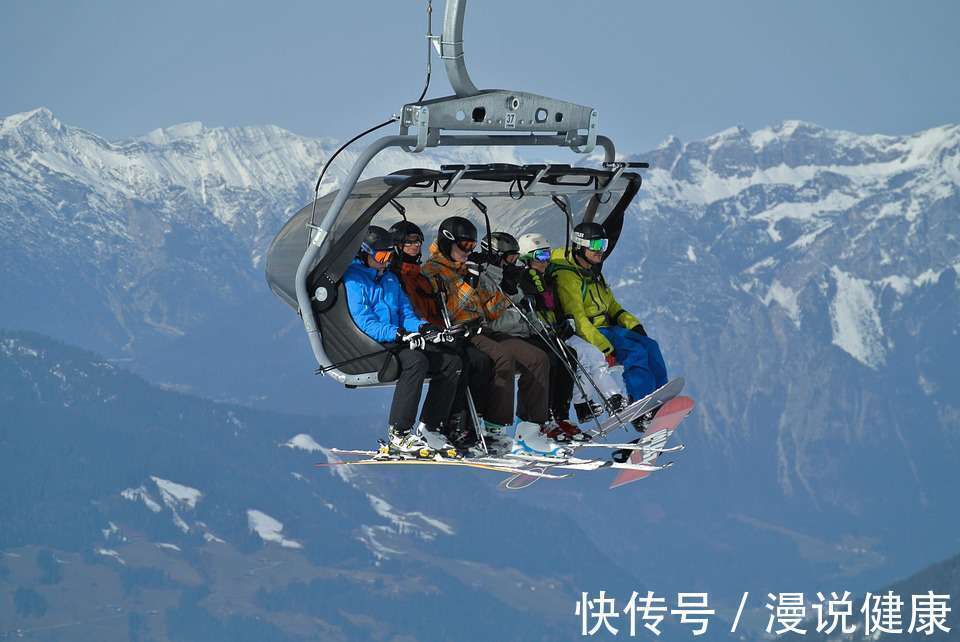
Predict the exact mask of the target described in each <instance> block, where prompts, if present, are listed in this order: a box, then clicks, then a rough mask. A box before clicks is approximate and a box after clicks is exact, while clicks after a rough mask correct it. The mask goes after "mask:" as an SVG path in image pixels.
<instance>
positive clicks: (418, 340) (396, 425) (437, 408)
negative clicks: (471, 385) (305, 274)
mask: <svg viewBox="0 0 960 642" xmlns="http://www.w3.org/2000/svg"><path fill="white" fill-rule="evenodd" d="M395 250H396V245H395V239H394V237H393V234H391V233H390V232H388V231H387V230H385V229H383V228H382V227H378V226H376V225H371V226H370V227H369V228H368V229H367V235H366V237H365V239H364V242H363V245H361V246H360V251H359V252H358V254H357V257H356V258H355V259H354V260H353V262H352V263H351V264H350V265H349V266H348V267H347V270H346V272H345V273H344V275H343V284H344V287H345V289H346V294H347V305H348V307H349V309H350V315H351V316H352V317H353V320H354V323H356V324H357V327H358V328H360V330H362V331H363V332H364V333H365V334H366V335H367V336H369V337H370V338H371V339H373V340H375V341H378V342H380V343H383V344H385V347H387V348H389V349H391V351H392V352H393V353H394V354H395V355H396V357H397V359H398V360H399V362H400V376H399V378H398V379H397V382H396V388H395V390H394V393H393V402H392V403H391V405H390V419H389V422H390V425H389V428H388V429H387V439H388V442H389V444H390V447H391V449H393V450H397V451H400V452H405V453H409V452H417V451H419V450H421V449H423V448H427V449H431V450H439V451H441V452H449V451H453V447H452V446H451V445H450V443H449V442H448V441H447V440H446V438H445V437H444V436H443V434H442V433H441V432H440V426H441V423H442V422H443V421H444V420H445V419H446V418H447V416H448V415H449V414H450V408H451V407H452V404H453V403H454V401H455V399H456V397H458V396H460V395H462V394H463V390H462V386H461V381H460V379H461V377H460V372H461V370H462V361H461V360H460V357H459V356H458V355H457V354H455V353H453V352H452V351H444V350H441V349H439V348H436V347H435V346H434V345H433V344H432V343H428V342H427V340H426V338H425V335H436V334H437V333H439V332H441V330H440V328H437V327H436V326H434V325H431V324H430V323H428V322H427V321H425V320H423V319H421V318H420V317H418V316H417V313H416V312H414V310H413V306H412V305H411V304H410V299H409V298H408V297H407V295H406V293H405V292H404V291H403V288H402V287H401V285H400V280H399V279H398V278H397V275H396V274H394V273H393V272H392V271H390V270H389V269H388V267H389V265H390V261H391V259H392V258H393V253H394V252H395ZM427 376H429V377H430V386H429V388H428V389H427V398H426V400H425V401H424V403H423V410H422V411H421V413H420V423H419V424H418V425H417V427H416V430H414V421H415V420H416V415H417V406H418V405H419V402H420V391H421V389H422V388H423V381H424V379H426V377H427Z"/></svg>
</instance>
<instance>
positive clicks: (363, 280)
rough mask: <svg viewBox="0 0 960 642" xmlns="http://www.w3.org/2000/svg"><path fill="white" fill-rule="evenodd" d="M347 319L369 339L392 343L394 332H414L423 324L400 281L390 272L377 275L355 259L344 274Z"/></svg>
mask: <svg viewBox="0 0 960 642" xmlns="http://www.w3.org/2000/svg"><path fill="white" fill-rule="evenodd" d="M343 285H344V288H345V289H346V291H347V305H348V307H349V309H350V316H351V317H353V321H354V323H356V324H357V327H358V328H360V329H361V330H363V332H364V334H366V335H367V336H368V337H370V338H371V339H374V340H376V341H380V342H389V341H394V340H396V338H397V329H398V328H403V329H404V331H406V332H416V331H417V330H419V329H420V326H421V325H423V324H424V323H426V321H424V320H423V319H421V318H420V317H418V316H417V313H416V312H414V311H413V306H412V305H411V304H410V299H409V298H408V297H407V295H406V293H405V292H404V291H403V288H402V287H401V286H400V279H398V278H397V275H396V274H394V273H393V272H390V271H389V270H387V271H385V272H383V273H380V272H378V271H377V270H375V269H373V268H372V267H368V266H367V265H366V264H364V262H363V261H361V260H360V259H354V260H353V262H352V263H351V264H350V265H349V266H347V271H346V272H344V274H343Z"/></svg>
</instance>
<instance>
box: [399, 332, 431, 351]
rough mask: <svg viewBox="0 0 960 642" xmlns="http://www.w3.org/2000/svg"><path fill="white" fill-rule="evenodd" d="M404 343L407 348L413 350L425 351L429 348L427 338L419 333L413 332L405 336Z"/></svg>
mask: <svg viewBox="0 0 960 642" xmlns="http://www.w3.org/2000/svg"><path fill="white" fill-rule="evenodd" d="M403 342H404V343H406V344H407V347H408V348H410V349H411V350H423V349H424V348H426V347H427V340H426V338H425V337H424V336H423V335H422V334H420V333H419V332H411V333H410V334H405V335H403Z"/></svg>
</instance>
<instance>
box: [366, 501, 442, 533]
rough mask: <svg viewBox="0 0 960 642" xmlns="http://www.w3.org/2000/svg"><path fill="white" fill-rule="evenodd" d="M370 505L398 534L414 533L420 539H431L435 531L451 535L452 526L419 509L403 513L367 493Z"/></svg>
mask: <svg viewBox="0 0 960 642" xmlns="http://www.w3.org/2000/svg"><path fill="white" fill-rule="evenodd" d="M367 499H368V500H369V501H370V506H371V507H372V508H373V510H374V512H375V513H376V514H377V515H379V516H380V517H383V518H384V519H387V520H389V521H390V523H391V524H393V528H394V530H395V531H396V533H397V534H399V535H407V534H410V535H416V536H417V537H420V538H421V539H426V540H431V539H434V538H435V537H436V536H437V533H438V532H439V533H442V534H444V535H453V534H454V533H455V532H456V531H454V529H453V527H452V526H450V525H449V524H446V523H445V522H442V521H440V520H439V519H437V518H435V517H430V516H428V515H424V514H423V513H421V512H419V511H414V512H410V513H405V512H403V511H399V510H397V509H395V508H394V507H393V506H391V505H390V503H389V502H387V501H386V500H385V499H382V498H380V497H377V496H376V495H367Z"/></svg>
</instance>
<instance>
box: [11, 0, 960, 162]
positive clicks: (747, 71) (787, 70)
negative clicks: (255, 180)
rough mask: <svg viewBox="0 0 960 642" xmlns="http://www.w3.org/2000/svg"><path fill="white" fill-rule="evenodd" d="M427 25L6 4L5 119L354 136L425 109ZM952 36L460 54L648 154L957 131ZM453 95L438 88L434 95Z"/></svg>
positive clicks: (614, 9) (816, 37) (791, 21)
mask: <svg viewBox="0 0 960 642" xmlns="http://www.w3.org/2000/svg"><path fill="white" fill-rule="evenodd" d="M434 4H435V7H434V8H435V15H434V25H435V30H436V31H439V29H440V22H441V17H442V12H443V2H442V0H436V1H435V3H434ZM424 7H425V0H424V1H419V0H379V1H373V0H371V1H368V2H352V3H347V2H333V1H332V0H311V1H291V2H280V3H266V2H247V1H242V0H237V1H236V2H222V1H216V2H214V1H209V2H196V3H195V2H182V1H180V0H165V1H164V2H162V3H147V2H130V1H127V2H121V1H116V0H101V1H98V2H94V3H73V2H59V3H58V2H49V1H43V0H39V1H36V2H28V1H26V0H13V1H12V2H10V1H8V2H6V3H4V19H3V20H2V21H0V82H2V84H0V87H2V91H0V114H3V115H6V114H10V113H14V112H19V111H25V110H28V109H32V108H34V107H38V106H46V107H49V108H50V109H51V110H53V112H54V113H55V114H56V115H57V116H58V117H59V118H60V119H61V120H63V121H64V122H66V123H68V124H71V125H76V126H79V127H83V128H86V129H89V130H91V131H94V132H96V133H98V134H101V135H103V136H106V137H108V138H120V137H126V136H134V135H139V134H143V133H146V132H147V131H149V130H151V129H154V128H156V127H162V126H168V125H172V124H175V123H179V122H185V121H194V120H200V121H203V122H204V123H206V124H208V125H227V126H236V125H256V124H266V123H272V124H276V125H279V126H281V127H285V128H287V129H290V130H292V131H294V132H297V133H299V134H304V135H309V136H332V137H336V138H345V137H348V136H350V135H351V134H353V133H355V132H357V131H360V130H362V129H365V128H366V127H368V126H369V125H371V124H373V123H376V122H379V121H380V120H383V119H384V118H385V117H387V116H389V115H390V114H391V113H394V112H396V111H397V110H398V109H399V107H400V106H401V105H402V104H403V103H404V102H407V101H410V100H413V99H415V98H416V97H417V95H418V94H419V91H420V88H421V85H422V82H423V67H424V55H425V54H424V48H425V44H424V39H423V33H424V27H425V25H424V22H425V17H424ZM958 24H960V3H956V2H946V1H944V2H932V1H931V2H916V3H912V2H888V1H886V0H878V1H871V2H866V1H860V2H853V1H847V2H826V1H823V0H805V1H804V2H798V1H797V2H787V1H776V2H768V1H763V2H761V1H760V0H757V1H755V2H746V1H730V2H723V1H713V2H647V1H639V0H608V1H607V2H587V1H585V0H576V1H575V0H550V1H548V0H523V1H520V0H471V1H470V3H469V5H468V8H467V23H466V25H467V26H466V29H465V38H464V39H465V43H466V52H467V61H468V67H469V69H470V73H471V75H472V76H473V79H474V81H475V82H476V84H477V85H478V86H479V87H481V88H494V87H498V88H507V89H523V90H527V91H533V92H536V93H541V94H546V95H549V96H554V97H557V98H564V99H568V100H573V101H575V102H579V103H582V104H588V105H593V106H595V107H596V108H597V109H598V110H599V112H600V123H601V129H602V130H603V131H604V132H605V133H607V134H609V135H611V136H613V137H614V139H615V140H617V141H618V144H619V148H620V149H621V150H622V151H642V150H645V149H648V148H651V147H653V146H655V145H657V144H658V143H659V142H660V141H662V140H663V139H664V138H665V137H666V136H668V135H670V134H675V135H678V136H680V137H681V138H682V139H684V140H691V139H696V138H700V137H703V136H706V135H709V134H711V133H714V132H716V131H719V130H722V129H725V128H727V127H730V126H733V125H743V126H745V127H747V128H749V129H756V128H760V127H764V126H766V125H769V124H773V123H776V122H779V121H781V120H786V119H802V120H808V121H812V122H815V123H818V124H821V125H823V126H826V127H832V128H838V129H849V130H852V131H856V132H861V133H890V134H896V133H908V132H913V131H918V130H920V129H924V128H927V127H932V126H936V125H940V124H945V123H955V122H960V82H958V81H957V78H958V74H957V71H956V63H957V61H960V38H958V37H957V25H958ZM435 69H436V68H435ZM448 92H449V86H448V85H447V84H446V81H445V79H444V78H443V76H442V74H440V75H439V77H437V75H436V74H435V82H434V84H433V86H432V89H431V94H430V95H431V96H439V95H442V94H445V93H448Z"/></svg>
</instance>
